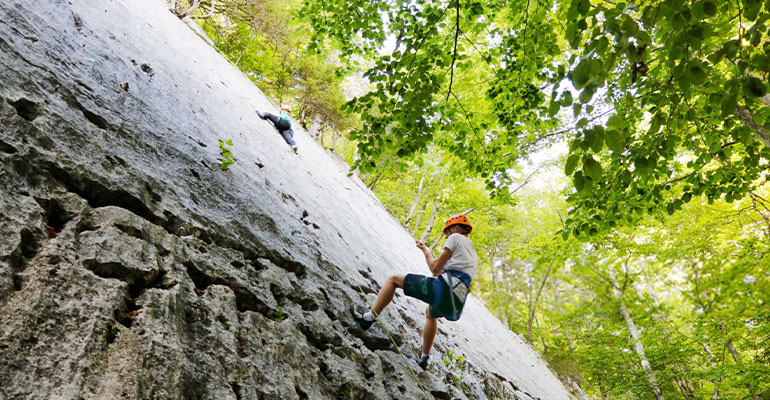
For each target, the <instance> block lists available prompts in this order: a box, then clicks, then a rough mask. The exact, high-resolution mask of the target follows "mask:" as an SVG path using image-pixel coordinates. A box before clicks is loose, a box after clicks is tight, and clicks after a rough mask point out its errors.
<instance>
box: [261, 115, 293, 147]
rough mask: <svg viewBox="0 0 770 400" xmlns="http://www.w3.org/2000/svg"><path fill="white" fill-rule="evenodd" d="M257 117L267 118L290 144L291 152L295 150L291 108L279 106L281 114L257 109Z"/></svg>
mask: <svg viewBox="0 0 770 400" xmlns="http://www.w3.org/2000/svg"><path fill="white" fill-rule="evenodd" d="M257 115H258V116H259V118H262V119H266V120H269V121H270V122H272V123H273V126H275V129H277V130H278V133H279V134H280V135H281V137H283V140H285V141H286V143H288V144H289V146H291V150H292V151H293V152H295V153H296V152H297V143H296V142H295V141H294V139H293V138H294V131H293V130H292V129H291V108H289V107H288V106H281V115H275V114H270V113H269V112H260V111H259V110H257Z"/></svg>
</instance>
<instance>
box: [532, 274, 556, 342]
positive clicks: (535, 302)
mask: <svg viewBox="0 0 770 400" xmlns="http://www.w3.org/2000/svg"><path fill="white" fill-rule="evenodd" d="M551 267H553V261H551V263H550V264H548V269H547V270H546V271H545V276H544V277H543V281H542V282H541V283H540V288H539V289H538V290H537V295H536V296H535V298H534V299H532V296H530V298H529V304H528V306H529V307H528V308H529V315H528V316H527V342H529V343H531V342H532V321H533V320H534V319H535V312H537V305H538V303H539V302H540V295H541V294H542V293H543V288H544V287H545V283H546V282H547V281H548V275H549V274H550V273H551Z"/></svg>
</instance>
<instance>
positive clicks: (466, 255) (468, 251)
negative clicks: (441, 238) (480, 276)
mask: <svg viewBox="0 0 770 400" xmlns="http://www.w3.org/2000/svg"><path fill="white" fill-rule="evenodd" d="M444 248H445V249H449V250H451V251H452V257H450V258H449V261H447V263H446V265H444V270H445V271H446V270H453V271H460V272H465V273H466V274H468V275H470V276H471V279H474V278H476V265H477V264H478V256H477V255H476V248H475V247H473V242H471V240H470V239H468V238H467V237H465V236H464V235H462V234H459V233H453V234H451V235H449V237H448V238H447V240H446V243H444Z"/></svg>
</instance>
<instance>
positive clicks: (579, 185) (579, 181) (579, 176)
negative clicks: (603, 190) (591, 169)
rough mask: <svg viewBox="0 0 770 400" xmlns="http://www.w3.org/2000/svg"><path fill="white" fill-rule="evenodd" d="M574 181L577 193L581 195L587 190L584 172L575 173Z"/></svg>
mask: <svg viewBox="0 0 770 400" xmlns="http://www.w3.org/2000/svg"><path fill="white" fill-rule="evenodd" d="M572 181H573V182H574V183H575V189H577V192H578V193H580V192H582V191H583V189H584V188H585V183H586V180H585V178H583V172H582V171H578V172H575V176H574V177H573V178H572Z"/></svg>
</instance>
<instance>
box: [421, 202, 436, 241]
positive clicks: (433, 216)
mask: <svg viewBox="0 0 770 400" xmlns="http://www.w3.org/2000/svg"><path fill="white" fill-rule="evenodd" d="M437 211H438V201H434V202H433V209H431V211H430V217H429V218H428V225H427V226H426V227H425V230H423V231H422V235H420V241H421V242H425V240H426V239H428V235H429V234H430V231H432V230H433V225H434V224H435V223H436V212H437Z"/></svg>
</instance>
